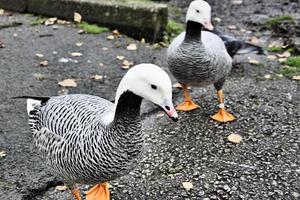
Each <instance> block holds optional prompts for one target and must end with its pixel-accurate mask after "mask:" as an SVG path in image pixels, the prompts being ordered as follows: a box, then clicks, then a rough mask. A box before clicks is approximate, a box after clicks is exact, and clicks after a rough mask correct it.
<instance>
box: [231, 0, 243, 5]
mask: <svg viewBox="0 0 300 200" xmlns="http://www.w3.org/2000/svg"><path fill="white" fill-rule="evenodd" d="M242 3H243V1H242V0H231V4H233V5H241V4H242Z"/></svg>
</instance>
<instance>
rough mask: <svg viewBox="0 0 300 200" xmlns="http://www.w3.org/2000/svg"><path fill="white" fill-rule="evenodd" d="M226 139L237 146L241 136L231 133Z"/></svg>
mask: <svg viewBox="0 0 300 200" xmlns="http://www.w3.org/2000/svg"><path fill="white" fill-rule="evenodd" d="M227 139H228V140H229V141H230V142H232V143H235V144H239V143H241V141H242V136H241V135H239V134H236V133H231V134H230V135H228V137H227Z"/></svg>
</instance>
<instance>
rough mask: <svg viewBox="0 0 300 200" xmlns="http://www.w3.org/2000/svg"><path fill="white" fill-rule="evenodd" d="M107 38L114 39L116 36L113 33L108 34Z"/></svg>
mask: <svg viewBox="0 0 300 200" xmlns="http://www.w3.org/2000/svg"><path fill="white" fill-rule="evenodd" d="M106 39H108V40H113V39H115V36H113V35H108V36H107V37H106Z"/></svg>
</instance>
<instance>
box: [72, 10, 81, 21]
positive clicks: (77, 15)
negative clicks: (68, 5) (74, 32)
mask: <svg viewBox="0 0 300 200" xmlns="http://www.w3.org/2000/svg"><path fill="white" fill-rule="evenodd" d="M81 20H82V17H81V15H80V14H79V13H77V12H74V22H77V23H80V22H81Z"/></svg>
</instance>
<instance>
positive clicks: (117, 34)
mask: <svg viewBox="0 0 300 200" xmlns="http://www.w3.org/2000/svg"><path fill="white" fill-rule="evenodd" d="M112 34H114V35H115V36H120V33H119V31H118V30H117V29H116V30H113V31H112Z"/></svg>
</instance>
